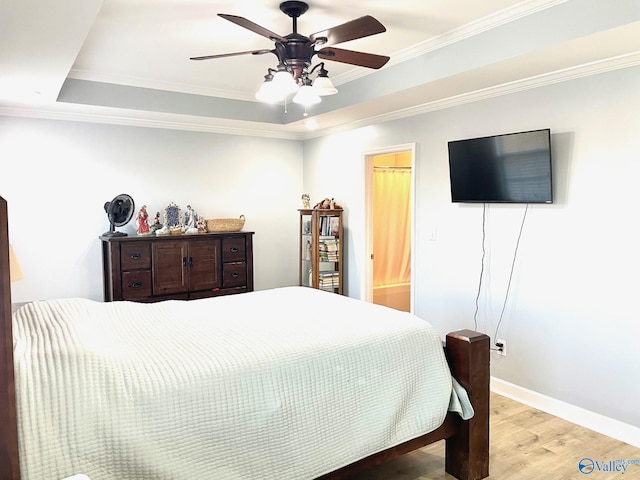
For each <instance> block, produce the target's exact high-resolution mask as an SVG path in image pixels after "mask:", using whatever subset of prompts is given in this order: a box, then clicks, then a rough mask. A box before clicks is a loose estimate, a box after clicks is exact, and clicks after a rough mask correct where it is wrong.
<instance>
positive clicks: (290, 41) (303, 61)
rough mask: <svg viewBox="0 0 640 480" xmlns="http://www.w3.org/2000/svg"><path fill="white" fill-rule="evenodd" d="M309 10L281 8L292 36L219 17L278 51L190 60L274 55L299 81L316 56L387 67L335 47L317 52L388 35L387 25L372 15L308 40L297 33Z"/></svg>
mask: <svg viewBox="0 0 640 480" xmlns="http://www.w3.org/2000/svg"><path fill="white" fill-rule="evenodd" d="M308 9H309V6H308V5H307V4H306V3H304V2H300V1H286V2H282V3H281V4H280V10H281V11H282V12H284V13H285V14H287V15H288V16H289V17H291V18H292V19H293V32H292V33H290V34H289V35H285V36H282V35H278V34H277V33H274V32H272V31H270V30H268V29H266V28H264V27H262V26H260V25H258V24H256V23H254V22H252V21H251V20H247V19H246V18H244V17H238V16H235V15H228V14H224V13H219V14H218V16H220V17H222V18H224V19H225V20H228V21H230V22H233V23H235V24H236V25H239V26H241V27H243V28H246V29H248V30H251V31H252V32H254V33H257V34H258V35H262V36H263V37H266V38H268V39H269V40H272V41H273V42H274V44H275V48H274V49H272V50H269V49H262V50H248V51H244V52H234V53H223V54H219V55H205V56H202V57H191V60H209V59H213V58H223V57H231V56H236V55H248V54H251V55H263V54H265V53H273V54H275V55H276V57H278V62H279V69H280V68H281V67H285V68H286V69H287V71H289V72H290V73H291V74H292V75H293V78H294V79H295V80H296V81H297V80H298V79H299V78H301V77H304V76H305V75H306V74H307V72H306V70H307V68H308V67H309V66H310V65H311V61H312V58H313V56H314V55H317V56H318V57H319V58H321V59H323V60H331V61H334V62H341V63H348V64H351V65H357V66H360V67H367V68H373V69H378V68H381V67H382V66H384V65H385V64H386V63H387V62H388V61H389V57H388V56H385V55H375V54H372V53H364V52H356V51H353V50H345V49H342V48H335V47H333V46H330V47H324V48H321V49H320V50H316V47H320V46H322V45H325V44H331V45H334V44H338V43H343V42H347V41H349V40H355V39H358V38H363V37H368V36H370V35H376V34H378V33H382V32H385V31H386V28H385V27H384V25H382V24H381V23H380V22H379V21H378V20H376V19H375V18H373V17H372V16H370V15H367V16H364V17H360V18H357V19H355V20H351V21H349V22H347V23H343V24H342V25H338V26H335V27H333V28H329V29H327V30H322V31H320V32H316V33H314V34H312V35H309V36H308V37H306V36H304V35H301V34H299V33H298V17H300V15H302V14H303V13H305V12H306V11H307V10H308Z"/></svg>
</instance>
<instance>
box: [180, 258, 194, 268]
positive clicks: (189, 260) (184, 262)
mask: <svg viewBox="0 0 640 480" xmlns="http://www.w3.org/2000/svg"><path fill="white" fill-rule="evenodd" d="M187 265H189V266H190V267H191V266H192V265H193V257H189V258H187V257H182V266H183V267H186V266H187Z"/></svg>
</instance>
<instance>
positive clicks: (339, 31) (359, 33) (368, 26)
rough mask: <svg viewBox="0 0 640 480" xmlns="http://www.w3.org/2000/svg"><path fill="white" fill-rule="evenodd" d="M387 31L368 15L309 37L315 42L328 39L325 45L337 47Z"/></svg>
mask: <svg viewBox="0 0 640 480" xmlns="http://www.w3.org/2000/svg"><path fill="white" fill-rule="evenodd" d="M386 31H387V29H386V28H385V27H384V25H382V24H381V23H380V22H379V21H378V20H376V19H375V18H373V17H372V16H371V15H366V16H364V17H360V18H357V19H355V20H351V21H350V22H347V23H343V24H342V25H338V26H336V27H333V28H328V29H327V30H322V31H321V32H316V33H314V34H313V35H311V36H310V37H309V40H311V41H312V42H315V41H316V40H317V39H320V38H326V39H327V41H326V42H325V43H329V44H331V45H335V44H338V43H343V42H348V41H349V40H355V39H357V38H363V37H368V36H369V35H376V34H378V33H382V32H386Z"/></svg>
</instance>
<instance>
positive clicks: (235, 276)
mask: <svg viewBox="0 0 640 480" xmlns="http://www.w3.org/2000/svg"><path fill="white" fill-rule="evenodd" d="M231 276H232V277H233V278H238V277H239V276H240V274H239V273H238V272H233V273H232V274H231Z"/></svg>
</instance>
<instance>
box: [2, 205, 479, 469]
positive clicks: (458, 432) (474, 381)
mask: <svg viewBox="0 0 640 480" xmlns="http://www.w3.org/2000/svg"><path fill="white" fill-rule="evenodd" d="M0 271H1V272H2V275H1V278H0V480H20V462H19V451H18V430H17V413H16V396H15V382H14V369H13V340H12V328H11V327H12V325H11V284H10V277H9V234H8V216H7V202H6V201H5V200H4V198H2V197H0ZM445 353H446V355H447V360H448V362H449V365H450V367H451V371H452V373H453V375H454V377H455V378H456V379H457V380H458V382H459V383H460V384H461V385H462V386H463V387H464V388H465V389H466V390H467V392H468V393H469V397H470V399H471V402H472V404H473V408H474V410H475V415H474V416H473V418H471V419H470V420H468V421H463V420H461V418H460V417H459V416H458V415H457V414H453V413H449V414H448V415H447V417H446V418H445V421H444V423H443V424H442V425H441V426H440V427H439V428H438V429H436V430H434V431H433V432H431V433H428V434H426V435H423V436H421V437H418V438H415V439H413V440H410V441H408V442H405V443H402V444H400V445H397V446H396V447H393V448H390V449H388V450H385V451H383V452H380V453H377V454H375V455H372V456H370V457H367V458H365V459H362V460H360V461H357V462H355V463H353V464H351V465H347V466H346V467H343V468H341V469H339V470H336V471H335V472H332V473H329V474H327V475H324V476H322V477H320V479H321V480H338V479H346V478H349V477H350V476H352V475H354V474H356V473H358V472H362V471H364V470H367V469H369V468H372V467H373V466H376V465H379V464H381V463H383V462H385V461H387V460H390V459H392V458H395V457H398V456H400V455H403V454H405V453H408V452H410V451H412V450H415V449H418V448H421V447H423V446H425V445H428V444H430V443H433V442H436V441H439V440H445V441H446V458H445V470H446V471H447V472H448V473H450V474H451V475H453V476H454V477H456V478H458V479H460V480H480V479H482V478H485V477H487V476H488V475H489V337H487V336H486V335H484V334H481V333H477V332H474V331H471V330H460V331H458V332H453V333H449V334H448V335H447V338H446V345H445ZM320 479H319V480H320ZM51 480H62V479H51Z"/></svg>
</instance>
